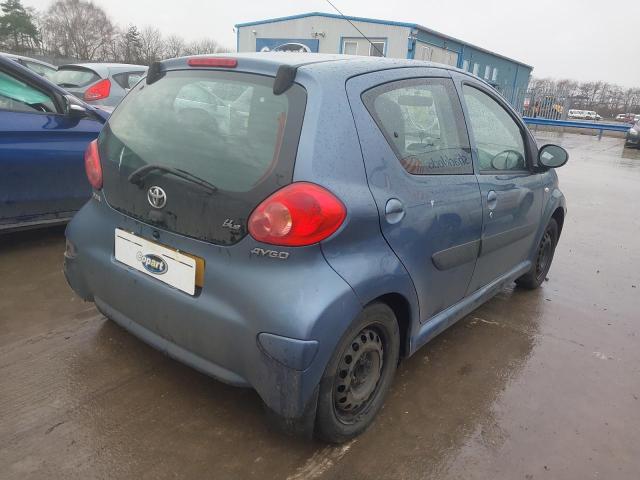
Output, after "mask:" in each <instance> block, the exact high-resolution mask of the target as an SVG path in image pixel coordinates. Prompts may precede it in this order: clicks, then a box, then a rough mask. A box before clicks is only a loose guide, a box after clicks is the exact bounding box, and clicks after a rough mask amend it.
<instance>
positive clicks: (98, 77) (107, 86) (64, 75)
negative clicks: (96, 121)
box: [53, 63, 147, 107]
mask: <svg viewBox="0 0 640 480" xmlns="http://www.w3.org/2000/svg"><path fill="white" fill-rule="evenodd" d="M146 71H147V67H145V66H144V65H129V64H125V63H77V64H72V65H63V66H61V67H59V68H58V71H57V72H56V73H55V74H54V76H53V81H54V82H55V83H57V84H58V85H59V86H60V87H62V88H64V89H66V90H67V91H68V92H70V93H72V94H73V95H75V96H76V97H78V98H81V99H82V100H84V101H85V102H87V103H90V104H93V105H104V106H108V107H115V106H116V105H118V103H120V100H122V99H123V98H124V96H125V95H126V94H127V92H128V91H129V90H130V89H131V87H133V86H134V85H135V84H136V83H138V81H139V80H140V79H141V78H142V77H143V76H145V74H146Z"/></svg>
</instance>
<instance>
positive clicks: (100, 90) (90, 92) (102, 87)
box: [84, 78, 111, 101]
mask: <svg viewBox="0 0 640 480" xmlns="http://www.w3.org/2000/svg"><path fill="white" fill-rule="evenodd" d="M109 93H111V80H109V79H108V78H105V79H104V80H100V81H99V82H98V83H96V84H95V85H92V86H91V87H89V88H87V90H86V91H85V92H84V99H85V101H89V100H102V99H103V98H107V97H108V96H109Z"/></svg>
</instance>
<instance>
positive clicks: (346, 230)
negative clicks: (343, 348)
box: [294, 68, 419, 351]
mask: <svg viewBox="0 0 640 480" xmlns="http://www.w3.org/2000/svg"><path fill="white" fill-rule="evenodd" d="M298 79H299V80H300V81H301V82H302V83H303V84H304V86H305V87H306V88H307V91H308V92H309V93H308V99H307V109H306V115H305V122H304V126H303V129H302V133H301V137H300V146H299V147H298V155H297V160H296V166H295V171H294V181H303V180H304V181H310V182H314V183H318V184H320V185H322V186H324V187H326V188H328V189H329V190H330V191H332V192H333V193H334V194H335V195H337V196H338V198H340V199H341V200H342V202H343V203H344V204H345V206H346V208H347V218H346V220H345V222H344V224H343V225H342V227H341V228H340V230H339V231H338V232H337V233H336V234H334V235H333V236H332V237H330V238H329V239H328V240H326V241H324V242H322V244H321V245H322V252H323V254H324V256H325V258H326V260H327V262H328V263H329V265H331V267H332V268H333V269H334V270H335V271H336V272H337V273H338V274H339V275H340V276H341V277H342V278H343V279H344V280H345V281H346V282H347V283H348V284H349V285H350V286H351V288H352V289H353V290H354V292H355V294H356V296H357V298H358V299H359V301H360V302H361V304H362V305H363V306H364V305H367V304H368V303H370V302H372V301H373V300H375V299H377V298H378V297H380V296H382V295H386V294H391V293H395V294H399V295H401V296H402V297H403V298H404V299H405V300H406V302H407V304H408V306H409V310H410V312H411V323H412V324H413V325H415V326H416V328H417V325H418V324H419V315H418V303H417V296H416V292H415V288H414V285H413V282H412V281H411V278H410V277H409V274H408V273H407V271H406V270H405V268H404V266H403V265H402V264H401V263H400V261H399V260H398V258H397V257H396V255H395V254H394V253H393V251H392V250H391V248H390V247H389V245H388V244H387V243H386V241H385V240H384V237H383V236H382V234H381V231H380V219H379V216H378V210H377V207H376V204H375V201H374V199H373V196H372V195H371V192H370V190H369V186H368V183H367V177H366V173H365V169H364V161H363V158H362V152H361V150H360V143H359V140H358V133H357V131H356V128H355V123H354V119H353V115H352V112H351V108H350V105H349V102H348V99H347V94H346V86H345V80H344V77H343V76H340V75H332V73H331V70H330V69H327V70H323V71H322V72H319V73H316V74H314V76H313V78H312V77H310V76H306V75H305V74H304V69H303V68H302V69H300V71H299V73H298ZM352 320H353V319H352V318H344V319H343V320H342V322H341V323H340V327H341V329H342V331H341V332H340V335H342V333H343V332H344V331H345V330H346V329H347V328H348V326H349V325H350V323H351V321H352ZM407 337H410V335H408V336H407ZM338 338H339V337H338V336H336V340H337V339H338ZM407 351H408V350H407Z"/></svg>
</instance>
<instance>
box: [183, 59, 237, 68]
mask: <svg viewBox="0 0 640 480" xmlns="http://www.w3.org/2000/svg"><path fill="white" fill-rule="evenodd" d="M187 64H188V65H189V66H190V67H222V68H236V67H237V66H238V60H236V59H235V58H212V57H194V58H190V59H189V60H187Z"/></svg>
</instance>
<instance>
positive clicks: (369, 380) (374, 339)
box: [315, 303, 400, 443]
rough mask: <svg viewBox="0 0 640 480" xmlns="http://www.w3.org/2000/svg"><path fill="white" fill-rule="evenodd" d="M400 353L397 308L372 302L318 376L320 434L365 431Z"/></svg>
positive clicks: (344, 436) (338, 437)
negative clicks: (322, 373)
mask: <svg viewBox="0 0 640 480" xmlns="http://www.w3.org/2000/svg"><path fill="white" fill-rule="evenodd" d="M399 356H400V331H399V329H398V322H397V320H396V316H395V315H394V313H393V310H391V308H389V307H388V306H387V305H385V304H383V303H373V304H370V305H368V306H367V307H365V308H364V310H363V311H362V312H361V313H360V315H359V316H358V318H357V319H356V321H355V322H353V324H352V325H351V327H350V328H349V329H348V330H347V332H346V333H345V334H344V335H343V336H342V338H341V339H340V342H339V343H338V346H337V347H336V349H335V351H334V353H333V356H332V357H331V360H329V363H328V365H327V368H326V369H325V372H324V375H323V377H322V380H321V381H320V391H319V396H318V406H317V412H316V428H315V431H316V436H317V437H318V438H320V439H321V440H324V441H326V442H330V443H342V442H346V441H347V440H350V439H352V438H354V437H356V436H357V435H359V434H361V433H362V432H364V431H365V430H366V429H367V428H368V427H369V426H370V425H371V423H372V422H373V419H374V418H375V416H376V414H377V413H378V411H379V410H380V408H381V407H382V405H383V403H384V399H385V397H386V395H387V392H388V391H389V388H390V387H391V383H392V381H393V377H394V375H395V372H396V368H397V366H398V360H399Z"/></svg>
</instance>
